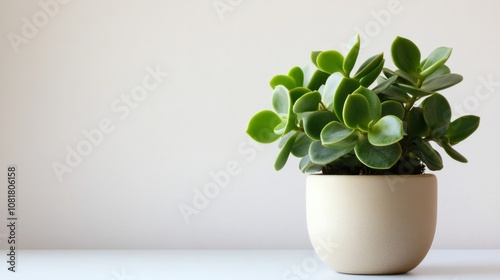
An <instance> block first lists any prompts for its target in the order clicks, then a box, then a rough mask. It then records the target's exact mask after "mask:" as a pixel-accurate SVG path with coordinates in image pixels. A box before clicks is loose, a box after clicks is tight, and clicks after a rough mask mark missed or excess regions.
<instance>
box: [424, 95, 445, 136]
mask: <svg viewBox="0 0 500 280" xmlns="http://www.w3.org/2000/svg"><path fill="white" fill-rule="evenodd" d="M423 109H424V119H425V122H426V123H427V124H428V125H429V127H430V128H431V130H434V129H437V128H440V127H442V126H444V125H447V124H449V123H450V120H451V107H450V104H449V103H448V101H447V100H446V98H445V97H444V96H442V95H441V94H439V93H434V94H433V95H431V96H429V97H428V98H427V99H426V100H425V103H423Z"/></svg>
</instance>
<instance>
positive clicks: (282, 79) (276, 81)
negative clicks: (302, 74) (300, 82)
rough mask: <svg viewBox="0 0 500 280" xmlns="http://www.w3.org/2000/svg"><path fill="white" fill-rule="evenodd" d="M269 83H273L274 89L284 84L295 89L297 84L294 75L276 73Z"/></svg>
mask: <svg viewBox="0 0 500 280" xmlns="http://www.w3.org/2000/svg"><path fill="white" fill-rule="evenodd" d="M269 84H270V85H271V87H272V88H273V89H274V88H276V87H277V86H279V85H282V86H284V87H286V88H287V89H293V88H294V87H296V86H297V85H296V83H295V80H294V79H293V78H292V77H290V76H287V75H276V76H274V77H273V78H272V79H271V81H270V82H269Z"/></svg>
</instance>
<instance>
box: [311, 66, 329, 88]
mask: <svg viewBox="0 0 500 280" xmlns="http://www.w3.org/2000/svg"><path fill="white" fill-rule="evenodd" d="M328 77H330V74H328V73H325V72H323V71H321V70H316V72H314V74H313V75H312V76H311V79H309V83H307V88H309V89H310V90H318V89H319V88H320V87H321V86H322V85H324V84H325V83H326V80H327V79H328Z"/></svg>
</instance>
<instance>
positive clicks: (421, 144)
mask: <svg viewBox="0 0 500 280" xmlns="http://www.w3.org/2000/svg"><path fill="white" fill-rule="evenodd" d="M413 142H414V144H415V145H412V146H410V147H409V149H410V151H411V152H412V153H414V154H415V155H416V156H417V157H419V158H420V160H421V161H423V162H424V163H425V165H426V166H427V168H429V169H430V170H433V171H435V170H441V169H443V159H442V158H441V155H440V154H439V153H438V152H437V151H436V150H434V148H433V147H432V146H431V144H429V142H428V141H424V140H423V139H422V138H420V137H416V138H414V140H413Z"/></svg>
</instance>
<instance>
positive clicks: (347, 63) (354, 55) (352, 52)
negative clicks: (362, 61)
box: [343, 34, 361, 76]
mask: <svg viewBox="0 0 500 280" xmlns="http://www.w3.org/2000/svg"><path fill="white" fill-rule="evenodd" d="M349 45H350V46H351V48H350V49H349V51H348V52H347V54H346V56H345V59H344V65H343V68H344V72H345V73H346V76H349V73H351V71H352V68H354V65H355V64H356V60H357V59H358V54H359V48H360V46H361V42H360V40H359V34H358V35H356V36H354V38H352V39H351V41H350V42H349Z"/></svg>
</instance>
